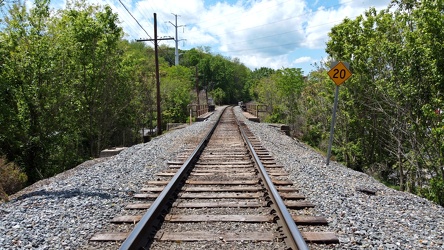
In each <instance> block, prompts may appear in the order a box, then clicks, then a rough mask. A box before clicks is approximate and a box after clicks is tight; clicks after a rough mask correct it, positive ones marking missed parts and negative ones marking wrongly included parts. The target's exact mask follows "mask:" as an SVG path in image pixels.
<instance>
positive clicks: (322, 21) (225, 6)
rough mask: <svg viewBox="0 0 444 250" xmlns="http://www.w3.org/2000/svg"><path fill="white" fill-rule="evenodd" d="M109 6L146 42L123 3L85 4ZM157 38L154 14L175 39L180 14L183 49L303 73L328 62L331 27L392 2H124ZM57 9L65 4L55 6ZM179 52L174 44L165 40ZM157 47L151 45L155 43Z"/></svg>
mask: <svg viewBox="0 0 444 250" xmlns="http://www.w3.org/2000/svg"><path fill="white" fill-rule="evenodd" d="M86 1H88V2H91V3H99V4H108V5H110V6H111V7H112V8H113V10H114V11H115V12H117V13H118V14H119V19H120V21H121V26H122V27H123V29H124V31H125V33H126V39H128V40H134V39H139V38H147V37H148V36H147V34H146V33H145V31H143V29H142V28H140V27H139V25H138V24H137V23H136V21H134V19H133V18H132V17H131V16H130V15H129V14H128V12H127V11H126V10H125V9H124V7H123V6H122V4H121V3H120V2H119V1H118V0H86ZM121 1H122V3H123V4H124V5H125V6H126V7H127V8H128V10H129V11H130V12H131V13H132V15H133V16H134V17H135V18H136V19H137V20H138V21H139V23H140V24H141V25H142V26H143V27H144V29H145V30H146V31H147V33H148V35H149V36H150V37H154V28H153V13H154V12H155V13H157V18H158V20H157V22H158V36H159V37H163V36H172V37H174V35H175V29H174V26H173V25H172V24H171V23H170V22H172V23H174V22H175V16H174V15H173V14H176V15H178V22H177V25H178V26H182V25H184V27H180V28H179V32H178V37H179V39H180V40H181V41H180V42H179V49H184V50H187V49H191V48H194V47H198V46H208V47H210V48H211V52H212V53H218V54H221V55H224V56H227V57H230V58H239V59H240V61H241V62H242V63H244V64H245V65H246V66H248V67H249V68H251V69H255V68H260V67H269V68H274V69H279V68H282V67H289V68H290V67H291V68H293V67H294V68H302V70H303V71H304V73H305V74H308V73H309V72H310V71H311V70H313V69H314V67H313V66H312V65H313V64H314V63H319V62H320V61H323V60H325V59H327V54H326V53H325V43H326V42H327V41H328V32H329V31H330V29H331V27H333V26H334V25H336V24H339V23H340V22H341V21H342V20H343V19H344V18H346V17H349V18H354V17H356V16H358V15H360V14H362V13H364V11H365V10H366V9H369V8H370V7H376V8H377V9H384V8H386V7H387V6H388V4H389V3H390V0H314V1H304V0H238V1H236V0H226V1H216V0H121ZM52 6H54V8H57V7H60V6H64V0H58V1H55V2H54V1H53V3H52ZM162 43H163V44H167V45H169V46H171V47H174V45H175V44H174V41H163V42H162ZM151 44H152V43H151Z"/></svg>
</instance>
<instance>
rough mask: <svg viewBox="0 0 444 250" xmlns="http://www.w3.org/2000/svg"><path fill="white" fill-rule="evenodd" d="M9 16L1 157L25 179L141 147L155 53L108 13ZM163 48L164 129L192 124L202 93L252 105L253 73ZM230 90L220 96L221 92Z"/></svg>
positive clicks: (73, 7) (1, 31) (1, 56)
mask: <svg viewBox="0 0 444 250" xmlns="http://www.w3.org/2000/svg"><path fill="white" fill-rule="evenodd" d="M32 6H33V7H32V8H31V9H27V8H26V6H25V5H22V4H21V3H19V2H18V3H15V4H11V6H10V8H9V6H8V8H9V9H8V13H4V12H3V9H2V14H3V16H2V23H1V25H0V123H1V126H2V129H1V130H0V154H1V155H5V157H6V158H7V160H8V161H12V162H15V163H16V164H17V165H18V166H20V168H23V170H24V171H25V173H26V175H27V176H28V178H29V179H28V182H29V183H33V182H35V181H37V180H39V179H42V178H46V177H49V176H52V175H54V174H56V173H59V172H61V171H64V170H66V169H69V168H71V167H73V166H76V165H77V164H78V163H80V162H83V161H84V160H86V159H89V158H91V157H96V156H98V155H99V152H100V151H101V150H103V149H105V148H108V147H110V146H118V145H124V146H128V145H132V144H134V143H137V142H140V141H141V134H140V132H139V131H141V130H142V128H150V129H153V128H154V127H155V124H156V122H157V121H156V112H157V107H156V85H155V78H154V76H155V74H154V70H155V67H154V54H153V53H152V52H153V48H150V47H147V46H146V45H145V44H143V43H135V42H133V43H130V42H128V41H125V40H123V39H122V37H123V31H122V28H121V27H119V19H118V16H117V14H115V13H113V11H112V9H111V8H110V7H109V6H98V5H90V4H88V3H86V2H85V1H83V0H74V1H68V2H67V7H66V9H63V10H58V11H50V10H49V1H46V0H36V1H35V3H34V5H32ZM182 52H183V53H182V54H183V57H182V59H183V60H182V61H183V66H177V67H176V66H171V65H172V63H173V62H174V49H172V48H169V47H167V46H160V48H159V54H160V59H159V61H160V68H161V111H162V115H163V124H164V126H165V124H166V123H167V122H185V121H187V119H188V114H189V110H188V105H189V104H190V103H192V102H195V100H193V97H192V96H193V95H192V93H195V92H193V91H195V89H194V86H195V71H196V67H197V69H198V78H199V85H198V89H199V90H202V89H204V90H206V91H207V93H210V92H213V90H216V91H214V94H215V98H216V99H217V100H219V101H220V103H235V102H237V100H238V99H239V100H240V99H242V98H248V93H246V88H245V82H246V81H247V79H248V77H249V73H250V70H249V69H248V68H246V67H245V66H244V65H243V64H241V63H240V62H239V60H237V59H233V60H232V59H229V58H225V57H222V56H220V55H212V54H211V53H210V49H209V48H198V49H192V50H190V51H182ZM222 93H223V94H222Z"/></svg>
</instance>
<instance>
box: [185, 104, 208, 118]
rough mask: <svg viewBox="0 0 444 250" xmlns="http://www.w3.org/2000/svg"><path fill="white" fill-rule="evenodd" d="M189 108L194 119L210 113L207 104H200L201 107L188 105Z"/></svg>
mask: <svg viewBox="0 0 444 250" xmlns="http://www.w3.org/2000/svg"><path fill="white" fill-rule="evenodd" d="M188 108H189V110H190V112H191V115H192V116H193V117H199V116H201V115H203V114H205V113H207V112H208V105H206V104H200V105H197V104H190V105H188Z"/></svg>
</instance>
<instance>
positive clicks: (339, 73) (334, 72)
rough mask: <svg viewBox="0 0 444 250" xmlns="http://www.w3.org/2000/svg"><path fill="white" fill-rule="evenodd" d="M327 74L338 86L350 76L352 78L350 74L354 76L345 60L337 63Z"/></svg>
mask: <svg viewBox="0 0 444 250" xmlns="http://www.w3.org/2000/svg"><path fill="white" fill-rule="evenodd" d="M327 74H328V76H329V77H330V78H331V79H332V80H333V82H335V84H336V85H337V86H339V85H341V84H343V83H344V82H345V81H346V80H347V79H348V78H350V76H352V73H351V72H350V70H349V69H348V68H347V67H346V66H345V64H344V63H343V62H339V63H338V64H336V66H334V67H333V68H331V69H330V71H328V73H327Z"/></svg>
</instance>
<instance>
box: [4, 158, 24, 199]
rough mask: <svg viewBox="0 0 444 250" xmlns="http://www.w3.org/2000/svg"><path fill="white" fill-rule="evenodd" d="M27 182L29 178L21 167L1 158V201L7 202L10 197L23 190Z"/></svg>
mask: <svg viewBox="0 0 444 250" xmlns="http://www.w3.org/2000/svg"><path fill="white" fill-rule="evenodd" d="M27 181H28V177H27V176H26V174H25V173H24V172H22V170H21V169H20V167H18V166H17V165H16V164H14V163H13V162H7V161H6V159H4V158H3V157H0V200H5V201H7V200H8V195H10V194H13V193H16V192H17V191H19V190H21V189H22V188H23V187H24V186H25V184H26V182H27Z"/></svg>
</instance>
